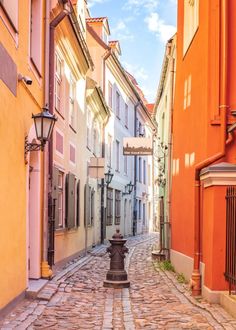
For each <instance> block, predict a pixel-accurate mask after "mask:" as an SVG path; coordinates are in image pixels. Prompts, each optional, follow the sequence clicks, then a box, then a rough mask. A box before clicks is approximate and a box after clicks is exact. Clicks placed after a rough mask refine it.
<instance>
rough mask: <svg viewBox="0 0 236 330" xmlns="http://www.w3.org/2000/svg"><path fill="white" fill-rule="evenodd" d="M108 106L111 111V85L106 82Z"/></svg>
mask: <svg viewBox="0 0 236 330" xmlns="http://www.w3.org/2000/svg"><path fill="white" fill-rule="evenodd" d="M108 105H109V107H110V108H111V109H112V84H111V82H110V81H109V82H108Z"/></svg>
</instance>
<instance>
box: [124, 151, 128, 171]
mask: <svg viewBox="0 0 236 330" xmlns="http://www.w3.org/2000/svg"><path fill="white" fill-rule="evenodd" d="M124 173H125V174H126V175H127V174H128V158H127V156H124Z"/></svg>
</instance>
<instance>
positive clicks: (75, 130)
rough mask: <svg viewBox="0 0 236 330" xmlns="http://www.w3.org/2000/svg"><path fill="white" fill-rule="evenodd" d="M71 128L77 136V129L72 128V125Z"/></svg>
mask: <svg viewBox="0 0 236 330" xmlns="http://www.w3.org/2000/svg"><path fill="white" fill-rule="evenodd" d="M69 127H70V129H71V130H72V131H73V132H74V133H75V134H76V133H77V131H76V129H75V128H73V126H71V125H70V124H69Z"/></svg>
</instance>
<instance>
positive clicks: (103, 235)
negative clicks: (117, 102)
mask: <svg viewBox="0 0 236 330" xmlns="http://www.w3.org/2000/svg"><path fill="white" fill-rule="evenodd" d="M110 55H111V49H109V50H108V52H107V53H106V54H105V56H104V58H103V75H102V77H103V82H102V92H103V95H104V97H105V90H106V60H107V59H108V57H109V56H110ZM108 120H109V116H108V117H107V120H106V121H105V123H104V124H103V129H102V157H103V158H105V127H106V125H107V123H108ZM104 185H105V182H104V179H102V180H101V244H103V243H104V239H105V238H106V215H105V207H104V204H105V203H104V192H105V186H104Z"/></svg>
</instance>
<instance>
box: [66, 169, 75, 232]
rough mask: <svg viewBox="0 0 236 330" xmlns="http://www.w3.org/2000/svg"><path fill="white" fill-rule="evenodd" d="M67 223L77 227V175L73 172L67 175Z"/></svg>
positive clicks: (69, 226) (70, 226)
mask: <svg viewBox="0 0 236 330" xmlns="http://www.w3.org/2000/svg"><path fill="white" fill-rule="evenodd" d="M66 224H67V227H68V228H69V229H70V228H74V227H75V176H74V174H72V173H68V174H67V175H66Z"/></svg>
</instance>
